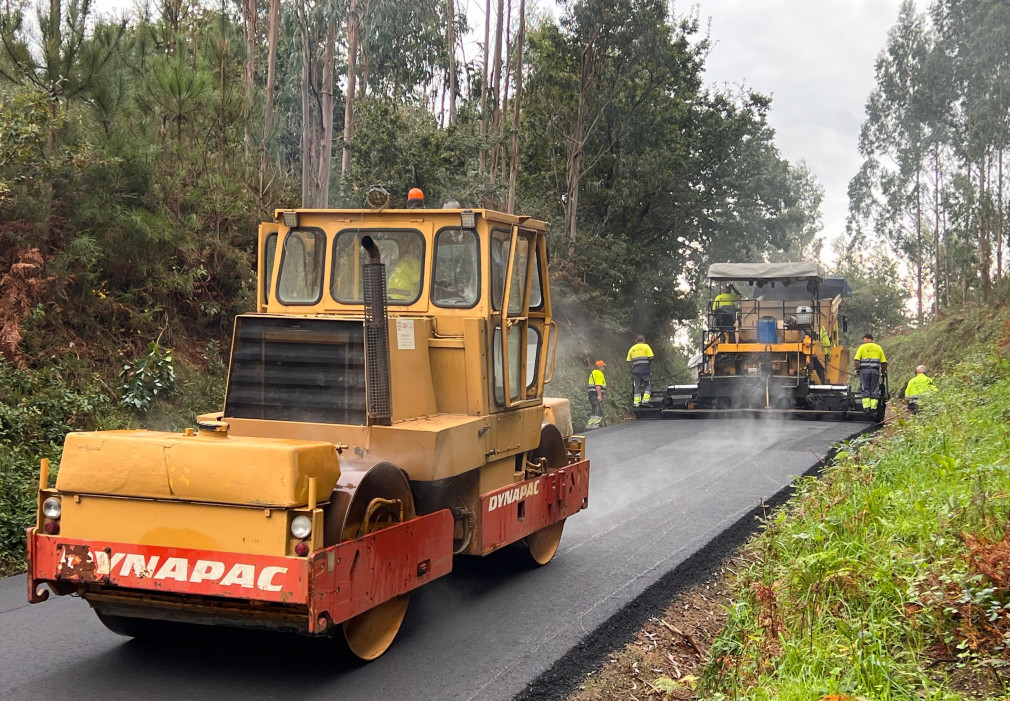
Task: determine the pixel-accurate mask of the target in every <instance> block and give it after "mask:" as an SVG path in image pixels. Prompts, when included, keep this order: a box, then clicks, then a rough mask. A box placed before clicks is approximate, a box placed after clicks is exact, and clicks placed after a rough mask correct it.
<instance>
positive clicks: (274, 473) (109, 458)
mask: <svg viewBox="0 0 1010 701" xmlns="http://www.w3.org/2000/svg"><path fill="white" fill-rule="evenodd" d="M339 476H340V465H339V462H338V460H337V453H336V450H335V448H334V446H333V444H332V443H329V442H325V441H303V440H290V439H283V438H259V437H248V436H246V437H243V436H222V437H216V436H214V437H208V436H203V435H194V436H187V435H184V434H181V433H161V432H157V431H97V432H91V433H70V434H68V435H67V439H66V442H65V443H64V445H63V458H62V460H61V461H60V472H59V476H58V477H57V480H56V488H57V489H58V490H60V491H63V492H71V493H81V494H107V495H112V496H128V497H142V498H151V499H178V500H182V501H199V502H217V503H224V504H250V505H256V506H270V507H293V506H301V505H304V504H305V503H306V502H307V501H308V493H309V478H310V477H315V478H316V493H317V494H318V495H319V498H320V500H323V499H328V498H329V495H330V492H331V491H333V487H334V485H335V484H336V483H337V478H338V477H339Z"/></svg>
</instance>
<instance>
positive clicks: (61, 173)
mask: <svg viewBox="0 0 1010 701" xmlns="http://www.w3.org/2000/svg"><path fill="white" fill-rule="evenodd" d="M504 8H505V4H504V3H503V2H500V1H499V2H497V3H496V5H495V7H493V8H492V7H491V4H490V3H489V5H488V7H487V10H488V12H487V18H488V23H487V25H486V26H485V41H484V42H483V44H482V47H483V48H484V49H485V50H483V51H482V52H481V58H480V59H479V60H475V59H474V58H472V57H471V58H469V59H467V58H466V54H467V53H468V52H470V51H471V47H470V46H469V45H468V44H467V43H465V42H463V41H461V40H459V37H460V36H463V35H464V33H465V32H466V30H467V29H468V27H469V26H470V18H468V17H466V16H465V14H464V13H463V12H461V11H458V10H457V9H456V7H455V6H454V4H453V3H452V2H448V3H446V2H436V1H435V0H419V2H415V3H410V4H409V5H404V4H402V3H399V2H393V1H392V0H372V1H371V2H368V3H361V4H359V3H357V2H353V1H352V2H350V3H349V4H342V3H337V4H333V3H323V2H312V1H311V0H285V1H284V2H279V1H278V0H270V1H269V2H256V1H255V0H245V1H244V2H242V3H232V2H227V3H207V4H203V3H200V2H195V1H194V0H160V1H159V2H155V3H153V4H152V5H151V6H149V7H148V8H145V9H143V10H140V11H138V12H137V13H135V14H133V15H130V16H127V17H125V18H121V19H117V18H111V17H103V16H96V14H95V12H94V10H93V5H92V3H91V0H50V2H48V3H42V4H39V5H37V6H36V5H34V4H29V3H19V2H12V3H6V4H4V6H3V8H2V9H0V357H2V361H0V399H2V401H0V412H2V413H0V553H2V555H0V557H7V558H12V560H13V561H17V560H19V559H20V558H21V552H22V551H21V546H20V542H21V539H22V529H23V527H24V526H25V525H26V524H27V522H28V519H29V514H30V511H31V506H32V501H33V497H32V489H33V478H32V474H33V473H34V472H35V471H36V470H37V465H38V458H39V457H42V456H47V457H50V458H56V457H58V453H59V445H60V443H61V441H62V436H63V434H64V433H65V432H66V431H68V430H81V429H94V428H115V427H124V426H136V425H139V424H141V423H143V424H145V425H149V426H154V427H159V428H179V427H180V426H181V425H183V424H187V423H191V422H192V417H193V415H194V413H195V412H198V411H201V410H205V409H207V408H213V407H216V406H219V405H220V402H221V388H222V376H223V365H222V361H223V356H222V349H226V347H227V343H228V339H229V335H228V334H229V332H230V329H231V324H232V319H233V317H234V315H235V314H236V313H238V312H241V311H243V310H246V309H248V308H249V307H250V300H251V294H252V290H253V289H254V286H253V284H252V283H253V274H254V273H253V270H254V267H253V266H254V261H253V260H252V256H253V250H254V241H255V236H254V233H255V231H256V223H257V222H258V221H261V220H263V219H265V218H270V217H272V212H273V210H274V209H275V208H277V207H284V206H297V205H300V204H301V205H305V206H345V205H346V206H355V207H358V206H361V205H362V204H363V195H362V193H363V192H364V190H365V189H367V187H368V186H370V185H372V184H375V183H379V184H382V185H385V186H386V187H387V188H388V189H389V190H390V191H391V192H392V193H394V204H402V203H403V200H404V195H405V192H406V190H407V189H408V188H409V187H410V186H413V185H420V186H421V187H422V188H424V190H425V192H426V194H427V198H428V202H429V203H434V204H436V205H437V204H439V203H441V202H442V201H444V200H445V199H447V198H449V197H453V198H455V199H457V200H458V201H460V202H463V203H465V204H467V205H470V206H489V207H495V208H500V209H506V210H510V211H512V210H515V211H522V212H523V213H527V214H531V215H534V216H537V217H540V218H543V219H546V220H548V221H550V222H552V223H553V224H554V227H555V231H556V233H555V235H554V236H553V239H552V242H551V248H552V256H553V257H552V261H553V272H554V281H555V290H556V307H557V310H558V315H559V319H560V320H561V322H562V323H563V326H564V328H565V331H566V336H567V338H568V341H567V342H566V345H565V346H564V347H563V348H562V350H561V353H560V358H561V365H562V366H561V367H560V368H559V373H558V383H557V384H556V385H555V386H554V388H553V389H554V391H555V392H558V391H560V392H562V393H564V394H569V395H571V396H573V397H574V398H576V400H577V404H576V420H577V421H582V420H584V418H585V412H586V410H587V408H588V407H585V406H583V405H584V403H585V399H584V396H583V395H584V389H583V384H584V382H585V377H584V374H585V368H587V367H588V366H589V363H591V362H592V361H593V360H595V359H597V358H600V357H603V358H606V359H607V360H608V361H609V362H610V368H611V371H610V377H611V382H612V385H613V390H612V392H611V397H612V399H613V402H612V409H611V411H612V412H613V416H614V417H617V416H618V415H619V414H620V413H621V412H622V411H623V410H624V409H625V408H626V405H627V403H628V402H627V398H626V397H625V395H627V394H629V393H628V392H625V391H624V389H625V387H624V385H625V384H626V377H625V376H626V371H625V370H624V368H623V356H624V353H625V352H626V350H627V347H628V346H629V345H630V343H631V341H632V339H633V337H634V334H635V333H638V332H644V333H646V334H647V335H648V336H649V338H650V340H651V341H653V343H654V345H655V347H656V350H657V353H658V355H659V361H658V363H657V373H656V374H657V379H659V378H662V379H666V378H669V379H675V377H676V375H677V373H678V372H683V368H684V363H683V359H682V357H681V355H680V354H679V353H678V352H677V351H676V350H675V349H674V348H673V347H672V345H671V342H670V341H669V340H666V339H669V338H670V337H671V336H672V335H673V334H672V332H673V330H674V328H675V325H676V324H677V323H678V322H679V321H682V320H686V319H690V318H692V317H693V316H694V315H695V313H696V311H695V304H694V301H693V290H694V285H695V283H696V282H697V280H698V278H699V276H700V274H701V271H703V269H704V266H705V263H706V261H707V259H708V258H709V257H710V256H713V255H716V256H718V257H719V258H720V259H722V258H740V259H749V258H752V257H755V256H758V257H760V256H778V257H795V256H798V255H802V254H803V251H804V250H805V249H806V248H808V247H809V246H810V244H811V242H812V240H813V236H814V234H815V233H816V231H817V228H818V223H817V222H818V216H819V215H818V202H819V197H820V194H819V189H818V186H817V185H816V183H815V182H814V181H813V178H812V177H811V176H810V175H809V173H807V172H806V171H805V170H804V169H803V168H797V167H794V166H792V165H791V164H789V163H787V162H786V161H785V160H783V159H782V158H781V157H780V156H779V154H778V152H777V150H776V148H775V145H774V141H773V133H772V131H771V129H770V128H769V127H768V125H767V121H766V117H767V113H768V110H769V106H770V101H769V100H768V98H766V97H764V96H762V95H758V94H755V93H750V92H746V91H741V92H739V93H734V94H726V93H722V92H717V91H712V90H709V89H707V88H705V87H703V85H702V80H701V75H702V71H703V68H704V60H705V54H706V51H707V48H708V38H707V37H706V36H704V35H703V34H702V33H701V32H700V29H699V27H700V21H699V18H698V17H697V16H696V15H688V16H683V17H676V18H674V17H670V16H668V14H667V7H666V5H665V3H663V2H660V1H657V0H625V1H623V2H621V3H619V4H618V5H614V3H612V2H609V1H607V2H604V1H603V0H580V1H579V2H573V3H570V4H568V5H567V6H566V9H565V12H564V14H563V16H562V17H561V18H560V20H559V21H556V20H554V19H552V18H549V17H533V16H527V15H526V12H525V6H524V4H523V3H518V7H513V5H512V4H510V5H509V6H508V10H509V11H508V12H507V13H505V12H504ZM472 33H474V32H471V34H472ZM450 47H451V50H449V49H450ZM405 58H406V60H404V59H405ZM334 143H336V144H337V148H334V147H333V146H334ZM755 173H761V174H762V177H754V174H755Z"/></svg>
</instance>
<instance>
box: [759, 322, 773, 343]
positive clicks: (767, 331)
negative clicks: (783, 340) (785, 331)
mask: <svg viewBox="0 0 1010 701" xmlns="http://www.w3.org/2000/svg"><path fill="white" fill-rule="evenodd" d="M757 336H758V343H775V341H776V340H777V338H778V322H777V321H776V320H775V317H773V316H763V317H761V318H760V319H758V328H757Z"/></svg>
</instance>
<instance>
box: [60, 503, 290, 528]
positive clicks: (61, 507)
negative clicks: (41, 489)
mask: <svg viewBox="0 0 1010 701" xmlns="http://www.w3.org/2000/svg"><path fill="white" fill-rule="evenodd" d="M62 511H63V505H62V504H60V500H59V499H57V498H56V497H49V498H48V499H46V500H45V501H44V502H42V513H43V514H44V515H45V517H46V518H52V519H56V518H59V517H60V513H61V512H62ZM293 525H294V524H292V526H293Z"/></svg>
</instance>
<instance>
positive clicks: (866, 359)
mask: <svg viewBox="0 0 1010 701" xmlns="http://www.w3.org/2000/svg"><path fill="white" fill-rule="evenodd" d="M853 360H858V361H859V369H860V370H862V369H864V368H877V369H878V370H879V369H880V364H881V363H886V362H887V356H885V355H884V349H883V348H881V347H880V346H878V345H877V344H876V343H873V342H872V341H871V342H870V343H864V344H863V345H861V346H859V350H857V351H856V356H855V358H853Z"/></svg>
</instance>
